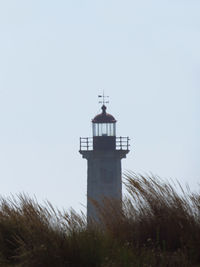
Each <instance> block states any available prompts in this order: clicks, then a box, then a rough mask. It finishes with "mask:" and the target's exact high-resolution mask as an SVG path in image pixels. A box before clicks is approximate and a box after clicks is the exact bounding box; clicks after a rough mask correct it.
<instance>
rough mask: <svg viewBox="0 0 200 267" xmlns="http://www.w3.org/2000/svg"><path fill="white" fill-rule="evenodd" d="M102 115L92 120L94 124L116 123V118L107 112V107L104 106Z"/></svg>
mask: <svg viewBox="0 0 200 267" xmlns="http://www.w3.org/2000/svg"><path fill="white" fill-rule="evenodd" d="M101 109H102V113H101V114H98V115H97V116H96V117H94V119H93V120H92V122H93V123H115V122H116V120H115V118H114V117H113V116H112V115H111V114H108V113H107V112H106V106H105V105H103V106H102V108H101Z"/></svg>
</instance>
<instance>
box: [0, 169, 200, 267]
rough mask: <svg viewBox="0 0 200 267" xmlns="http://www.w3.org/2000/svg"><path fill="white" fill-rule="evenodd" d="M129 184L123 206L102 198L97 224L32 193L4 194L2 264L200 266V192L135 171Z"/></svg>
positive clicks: (0, 235) (1, 202) (0, 206)
mask: <svg viewBox="0 0 200 267" xmlns="http://www.w3.org/2000/svg"><path fill="white" fill-rule="evenodd" d="M124 183H125V185H126V189H127V192H128V193H127V195H126V196H125V198H124V201H123V203H122V207H120V206H119V203H117V202H116V201H114V200H108V199H105V203H104V204H105V205H104V207H99V206H98V203H96V207H97V209H98V212H99V213H100V221H99V222H98V223H96V224H95V223H93V224H91V225H87V223H86V217H85V215H84V214H77V213H76V212H75V211H74V210H70V211H69V212H61V211H59V210H56V209H54V208H53V206H52V205H51V204H50V203H48V202H47V203H45V204H44V205H41V204H39V203H38V202H37V201H36V200H35V199H31V198H29V197H27V196H25V195H19V196H18V197H16V198H14V197H11V198H8V199H3V198H1V200H0V266H5V267H6V266H18V267H20V266H24V267H35V266H38V267H40V266H41V267H51V266H56V267H59V266H76V267H77V266H87V267H90V266H91V267H92V266H97V267H98V266H99V267H118V266H119V267H120V266H127V267H129V266H152V267H154V266H155V267H157V266H158V267H160V266H163V267H165V266H176V267H178V266H181V267H184V266H200V194H198V193H192V192H190V190H189V189H187V190H186V191H184V190H183V188H182V187H181V185H180V184H177V186H175V185H173V184H172V183H169V182H168V181H164V180H162V179H160V178H159V177H154V176H143V175H136V174H134V173H131V172H129V173H126V174H125V177H124ZM99 226H100V227H99Z"/></svg>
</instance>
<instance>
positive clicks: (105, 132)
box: [93, 123, 116, 136]
mask: <svg viewBox="0 0 200 267" xmlns="http://www.w3.org/2000/svg"><path fill="white" fill-rule="evenodd" d="M93 136H116V123H93Z"/></svg>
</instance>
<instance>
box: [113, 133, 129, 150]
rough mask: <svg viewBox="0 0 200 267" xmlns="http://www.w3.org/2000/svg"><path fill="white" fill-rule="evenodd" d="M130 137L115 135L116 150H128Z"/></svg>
mask: <svg viewBox="0 0 200 267" xmlns="http://www.w3.org/2000/svg"><path fill="white" fill-rule="evenodd" d="M129 141H130V138H129V137H122V136H120V137H116V150H129V148H130V144H129Z"/></svg>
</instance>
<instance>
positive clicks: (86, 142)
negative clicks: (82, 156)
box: [80, 137, 93, 151]
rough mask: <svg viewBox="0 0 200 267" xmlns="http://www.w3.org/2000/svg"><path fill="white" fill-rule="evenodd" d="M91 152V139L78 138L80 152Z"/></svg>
mask: <svg viewBox="0 0 200 267" xmlns="http://www.w3.org/2000/svg"><path fill="white" fill-rule="evenodd" d="M87 150H93V139H92V137H80V151H87Z"/></svg>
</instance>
